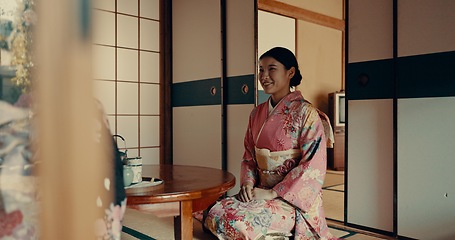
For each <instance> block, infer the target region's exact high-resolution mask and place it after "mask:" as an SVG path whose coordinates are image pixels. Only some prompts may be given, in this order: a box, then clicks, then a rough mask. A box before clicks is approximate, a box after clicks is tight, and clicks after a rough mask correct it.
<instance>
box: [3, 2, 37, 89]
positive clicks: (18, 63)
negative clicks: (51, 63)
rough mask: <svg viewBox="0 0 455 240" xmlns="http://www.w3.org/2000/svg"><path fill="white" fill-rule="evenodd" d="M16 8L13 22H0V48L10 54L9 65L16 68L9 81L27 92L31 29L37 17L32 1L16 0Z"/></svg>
mask: <svg viewBox="0 0 455 240" xmlns="http://www.w3.org/2000/svg"><path fill="white" fill-rule="evenodd" d="M16 1H17V8H16V12H15V14H14V17H13V20H12V21H9V20H2V21H0V47H1V48H2V49H5V50H7V51H10V52H11V55H12V56H11V65H12V66H15V67H16V75H15V77H13V78H12V79H11V81H12V82H13V83H14V84H16V85H17V86H18V87H20V88H21V89H22V91H23V92H29V90H30V87H31V81H30V78H31V76H30V75H31V74H30V72H31V69H32V68H33V66H34V64H33V61H32V58H33V56H32V55H33V54H32V43H33V37H32V29H33V26H34V25H35V24H36V21H37V15H36V13H35V11H34V10H33V9H34V5H35V3H34V0H16Z"/></svg>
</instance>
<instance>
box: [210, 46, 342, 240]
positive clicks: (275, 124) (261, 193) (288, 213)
mask: <svg viewBox="0 0 455 240" xmlns="http://www.w3.org/2000/svg"><path fill="white" fill-rule="evenodd" d="M259 60H260V63H259V80H260V82H261V85H262V87H263V88H264V92H265V93H267V94H270V95H271V96H270V98H269V99H268V101H267V102H265V103H263V104H260V105H259V106H257V107H256V108H254V109H253V110H252V112H251V114H250V119H249V123H248V129H247V132H246V135H245V141H244V145H245V152H244V155H243V159H244V160H243V162H242V165H241V175H240V183H241V187H240V191H239V193H238V194H237V195H236V196H233V197H228V198H225V199H223V200H221V201H219V202H217V203H216V204H215V205H214V206H213V207H212V208H211V209H210V210H209V212H208V215H207V217H206V219H205V227H206V228H207V229H209V230H210V231H211V232H212V233H214V234H215V235H216V236H218V238H220V239H287V238H289V237H294V239H336V238H334V237H333V236H332V235H331V234H330V232H329V229H328V227H327V223H326V220H325V215H324V210H323V208H322V184H323V182H324V177H325V173H326V143H327V140H326V137H325V135H324V127H323V124H322V121H321V118H320V116H319V112H318V110H317V109H316V108H314V107H313V106H312V105H311V104H310V103H309V102H307V101H305V100H304V98H303V97H302V95H301V93H300V92H299V91H295V92H291V87H295V86H297V85H299V84H300V81H301V79H302V76H301V74H300V71H299V67H298V63H297V60H296V58H295V56H294V54H293V53H292V52H291V51H289V50H288V49H286V48H282V47H276V48H272V49H270V50H269V51H267V52H266V53H264V54H263V55H262V56H261V57H260V58H259Z"/></svg>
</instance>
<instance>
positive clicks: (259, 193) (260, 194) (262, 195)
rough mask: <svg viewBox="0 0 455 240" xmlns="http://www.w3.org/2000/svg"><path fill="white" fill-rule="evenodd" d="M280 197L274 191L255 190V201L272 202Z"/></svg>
mask: <svg viewBox="0 0 455 240" xmlns="http://www.w3.org/2000/svg"><path fill="white" fill-rule="evenodd" d="M276 197H278V193H276V192H275V190H273V189H262V188H254V189H253V199H254V200H272V199H275V198H276Z"/></svg>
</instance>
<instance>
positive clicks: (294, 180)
mask: <svg viewBox="0 0 455 240" xmlns="http://www.w3.org/2000/svg"><path fill="white" fill-rule="evenodd" d="M298 143H299V147H300V149H301V153H302V158H301V160H300V163H299V164H298V165H297V166H296V167H295V168H294V169H292V170H291V171H289V173H288V174H287V175H286V176H285V178H284V179H283V181H281V182H280V183H278V184H277V185H276V186H275V187H274V188H273V189H274V190H275V191H276V192H277V193H278V195H279V196H281V197H282V198H283V199H285V200H286V201H288V202H289V203H291V204H292V205H294V206H296V207H297V208H299V209H301V210H303V211H304V212H307V211H308V210H309V209H310V208H311V206H312V205H313V202H314V201H315V199H316V197H317V195H318V194H320V192H321V191H322V184H323V182H324V177H325V173H326V161H327V160H326V155H327V153H326V139H325V135H324V127H323V125H322V121H321V119H320V117H319V114H318V112H317V111H316V109H315V108H313V107H309V108H308V110H307V111H306V113H304V115H303V122H302V125H301V133H300V136H299V139H298Z"/></svg>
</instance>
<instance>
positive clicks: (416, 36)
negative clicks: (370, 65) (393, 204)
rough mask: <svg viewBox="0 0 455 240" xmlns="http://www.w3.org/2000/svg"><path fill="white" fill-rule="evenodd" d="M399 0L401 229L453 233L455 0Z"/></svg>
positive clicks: (441, 235)
mask: <svg viewBox="0 0 455 240" xmlns="http://www.w3.org/2000/svg"><path fill="white" fill-rule="evenodd" d="M397 2H398V4H397V10H398V11H397V12H398V17H397V28H398V41H397V47H398V48H397V50H398V59H397V70H398V72H397V98H398V103H397V123H398V126H397V130H398V132H397V135H398V146H397V147H398V156H397V174H398V182H397V184H398V185H397V186H398V193H397V196H398V198H397V207H398V210H397V211H398V216H397V217H398V235H400V236H406V237H412V238H416V239H454V238H455V230H454V228H453V227H452V225H453V222H454V220H455V184H454V172H455V161H454V159H455V143H454V142H455V141H454V140H453V136H454V134H455V125H454V119H455V107H454V106H455V71H454V68H453V67H454V63H455V31H454V29H455V22H454V19H455V11H454V10H455V2H454V1H450V0H431V1H430V0H399V1H397Z"/></svg>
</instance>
